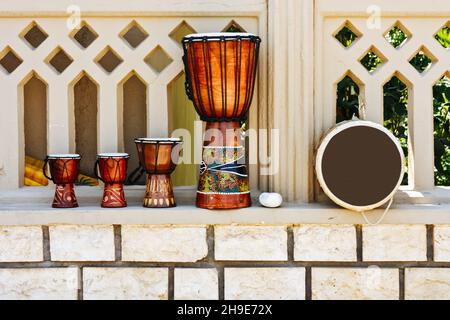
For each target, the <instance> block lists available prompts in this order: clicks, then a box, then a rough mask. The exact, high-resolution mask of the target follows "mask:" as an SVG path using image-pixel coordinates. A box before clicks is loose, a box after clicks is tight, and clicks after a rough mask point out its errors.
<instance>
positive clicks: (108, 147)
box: [97, 77, 118, 153]
mask: <svg viewBox="0 0 450 320" xmlns="http://www.w3.org/2000/svg"><path fill="white" fill-rule="evenodd" d="M117 86H118V84H117V83H116V80H115V79H113V78H112V77H104V79H103V80H102V82H101V83H100V85H99V87H98V92H99V93H98V97H99V101H98V120H97V123H98V127H97V135H98V147H97V149H98V152H99V153H101V152H116V151H118V106H117V104H118V103H117Z"/></svg>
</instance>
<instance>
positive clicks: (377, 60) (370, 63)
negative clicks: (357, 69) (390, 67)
mask: <svg viewBox="0 0 450 320" xmlns="http://www.w3.org/2000/svg"><path fill="white" fill-rule="evenodd" d="M386 61H387V59H386V58H385V57H384V56H383V54H382V53H381V52H380V51H378V50H377V48H375V47H373V46H372V47H370V48H369V50H367V51H366V53H365V54H364V55H363V56H362V57H361V58H360V59H359V62H360V63H361V64H362V65H363V66H364V68H366V70H367V71H369V73H373V72H375V71H376V70H377V69H378V68H379V67H380V66H381V65H382V64H383V63H384V62H386Z"/></svg>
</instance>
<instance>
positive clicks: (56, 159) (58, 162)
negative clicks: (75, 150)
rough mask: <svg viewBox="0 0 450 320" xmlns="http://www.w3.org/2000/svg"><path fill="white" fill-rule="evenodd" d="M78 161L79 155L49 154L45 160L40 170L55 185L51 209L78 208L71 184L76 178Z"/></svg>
mask: <svg viewBox="0 0 450 320" xmlns="http://www.w3.org/2000/svg"><path fill="white" fill-rule="evenodd" d="M80 160H81V156H80V155H79V154H51V155H48V156H47V158H45V162H44V167H43V168H42V170H43V172H44V176H45V177H46V178H47V179H48V180H51V181H53V182H54V183H55V184H56V190H55V197H54V199H53V204H52V207H53V208H76V207H78V201H77V198H76V196H75V191H74V188H73V184H74V183H75V182H76V181H77V178H78V170H79V169H78V168H79V163H80ZM47 165H48V166H49V168H50V176H48V175H47Z"/></svg>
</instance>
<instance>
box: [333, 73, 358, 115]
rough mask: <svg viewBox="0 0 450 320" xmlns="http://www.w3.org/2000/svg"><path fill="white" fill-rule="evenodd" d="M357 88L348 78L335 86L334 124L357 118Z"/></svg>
mask: <svg viewBox="0 0 450 320" xmlns="http://www.w3.org/2000/svg"><path fill="white" fill-rule="evenodd" d="M358 99H359V87H358V85H357V84H356V83H355V82H354V81H353V79H352V78H350V77H349V76H345V78H344V79H342V81H341V82H339V83H338V85H337V101H336V106H337V107H336V123H340V122H342V121H345V120H350V119H352V118H353V116H356V117H359V100H358Z"/></svg>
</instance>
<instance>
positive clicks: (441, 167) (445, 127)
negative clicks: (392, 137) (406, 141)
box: [433, 77, 450, 186]
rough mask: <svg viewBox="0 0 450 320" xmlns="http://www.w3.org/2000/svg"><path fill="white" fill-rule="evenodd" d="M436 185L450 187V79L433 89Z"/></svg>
mask: <svg viewBox="0 0 450 320" xmlns="http://www.w3.org/2000/svg"><path fill="white" fill-rule="evenodd" d="M433 97H434V99H433V111H434V166H435V170H434V171H435V175H434V176H435V183H436V185H438V186H448V185H450V114H449V108H450V79H449V78H448V77H443V78H442V79H441V80H440V81H439V82H438V83H437V84H436V85H435V86H434V87H433Z"/></svg>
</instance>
